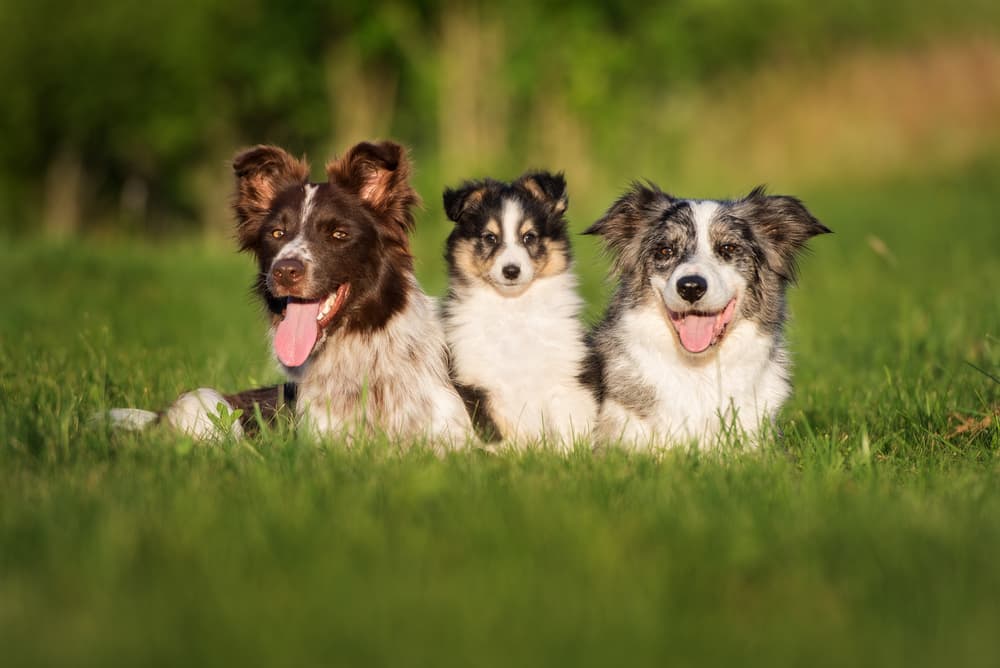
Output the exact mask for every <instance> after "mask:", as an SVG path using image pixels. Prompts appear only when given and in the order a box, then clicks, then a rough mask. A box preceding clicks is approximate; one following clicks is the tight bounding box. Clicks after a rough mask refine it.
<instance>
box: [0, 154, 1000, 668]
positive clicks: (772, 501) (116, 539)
mask: <svg viewBox="0 0 1000 668" xmlns="http://www.w3.org/2000/svg"><path fill="white" fill-rule="evenodd" d="M998 183H1000V158H998V159H991V160H984V161H982V162H980V163H978V164H976V165H973V166H971V167H969V168H967V169H964V170H962V171H960V172H956V173H949V174H927V175H924V176H910V177H907V178H901V179H898V180H896V181H893V182H888V183H881V184H876V185H870V186H861V187H858V186H855V187H850V188H848V187H843V188H839V189H838V188H829V189H822V190H821V189H817V190H816V191H815V192H807V193H802V195H804V196H805V197H806V199H807V202H808V203H809V205H810V206H811V207H812V209H813V210H814V212H815V213H816V214H817V215H818V216H819V217H820V218H821V219H822V220H823V221H824V222H826V223H827V224H828V225H829V226H830V227H831V228H833V229H834V230H835V231H836V234H835V235H833V236H827V237H822V238H818V239H816V240H815V243H814V244H813V246H814V253H813V254H812V255H811V256H810V257H808V258H806V259H805V261H804V263H803V272H802V274H803V277H802V281H801V284H800V286H799V287H798V288H797V289H796V291H795V293H794V295H793V297H792V311H793V313H794V320H793V323H792V326H791V329H790V338H791V344H792V348H793V350H794V351H795V354H796V369H797V371H796V393H795V396H794V398H793V400H792V401H791V402H790V404H789V405H788V407H787V408H786V410H785V411H784V413H783V418H782V427H783V429H784V431H785V435H786V437H785V440H784V442H783V443H782V444H781V445H780V446H777V447H772V448H768V449H767V450H765V451H764V452H760V453H753V454H747V453H742V454H741V453H738V452H725V453H717V454H712V455H699V454H697V453H692V452H674V453H670V454H669V455H667V456H664V457H662V458H660V459H653V458H650V457H647V456H638V455H631V454H627V453H623V452H618V451H614V450H612V451H610V452H606V453H603V454H600V455H594V454H591V453H590V452H589V451H585V450H579V451H577V452H575V453H574V454H573V455H572V456H570V457H566V458H563V457H559V456H555V455H551V454H548V453H537V452H534V453H526V454H522V455H506V456H501V457H495V456H488V455H485V454H482V453H463V454H456V455H452V456H448V457H446V458H444V459H443V460H442V459H438V458H436V457H434V456H433V455H430V454H428V453H427V452H424V451H420V450H415V451H409V452H405V453H401V452H400V451H399V450H398V449H397V448H396V447H395V445H394V444H385V443H373V444H371V445H369V446H367V447H362V448H359V449H356V450H352V451H346V450H344V449H342V448H340V447H337V445H336V444H325V445H323V446H317V445H315V444H313V443H309V442H305V441H302V440H300V439H297V438H296V437H295V436H294V434H291V433H288V432H287V430H279V431H278V432H276V433H274V434H270V435H268V436H265V437H264V438H262V439H260V440H257V441H253V442H250V443H242V444H241V443H229V444H224V445H218V446H213V447H202V446H194V445H192V444H191V443H190V442H189V441H187V440H185V439H184V438H182V437H179V436H177V435H174V434H170V433H166V432H164V431H152V432H150V433H147V434H143V435H140V436H133V435H126V434H109V433H107V432H106V431H105V430H104V429H102V428H100V427H97V426H93V425H89V424H88V423H87V417H88V416H89V415H91V414H92V413H93V412H94V411H95V410H100V409H102V408H105V407H108V406H116V405H139V406H147V407H156V406H162V405H164V404H165V403H166V402H169V401H170V400H171V399H172V398H173V397H175V396H176V395H177V394H178V392H180V391H181V390H183V389H187V388H190V387H193V386H197V385H213V386H216V387H219V388H222V389H224V390H233V389H239V388H242V387H246V386H249V385H252V384H257V383H263V382H268V381H271V380H275V379H276V375H275V373H274V371H273V369H272V367H271V365H270V362H269V361H268V353H267V350H266V346H265V343H264V341H263V331H264V328H263V324H262V319H261V318H260V316H259V313H257V311H256V306H255V305H254V303H253V301H252V300H251V299H250V298H249V296H247V295H248V291H247V289H246V286H247V285H248V283H249V278H250V275H251V273H252V271H253V269H252V263H251V262H250V260H249V259H248V258H246V257H240V256H237V255H235V254H233V253H231V252H229V251H228V250H227V249H220V248H216V247H205V246H200V245H193V244H179V243H170V244H167V245H157V246H152V245H142V244H125V243H117V244H111V245H110V246H109V245H105V244H98V243H95V242H88V243H80V244H74V245H72V246H69V245H67V246H53V245H51V244H45V243H41V242H19V243H18V244H17V245H14V244H13V243H8V244H5V245H3V247H2V249H0V266H3V267H4V269H5V271H4V276H5V277H6V280H7V283H6V286H5V289H4V295H5V297H4V302H3V304H2V311H3V314H4V315H3V318H2V320H0V438H2V442H0V648H3V650H2V651H3V656H4V659H3V661H4V664H5V665H11V666H14V665H42V664H45V665H51V664H68V665H100V666H105V665H168V666H176V665H186V664H189V663H218V664H221V663H230V664H234V665H236V664H259V663H271V664H282V665H315V664H336V663H341V664H348V665H372V664H377V665H413V664H423V665H435V666H438V665H498V666H499V665H505V666H506V665H524V664H533V665H552V664H562V663H565V664H571V663H572V664H589V665H630V664H637V663H648V664H657V665H704V664H722V663H726V664H730V665H744V664H749V663H761V664H764V663H770V664H774V663H781V664H792V665H831V666H844V665H880V666H881V665H908V666H919V665H927V666H939V665H946V664H947V665H983V666H993V665H997V663H998V662H1000V636H998V635H997V633H996V630H997V629H998V628H1000V561H998V559H1000V455H998V453H1000V424H998V422H1000V419H998V418H997V417H995V415H996V413H995V411H996V407H997V406H998V405H1000V382H998V380H997V379H996V376H1000V253H998V248H1000V225H998V224H997V220H996V195H997V184H998ZM699 194H708V193H699ZM611 196H612V193H608V198H609V201H610V197H611ZM597 214H598V212H597V211H593V212H580V213H577V214H575V217H574V227H575V228H577V229H579V228H581V227H582V226H583V225H584V224H586V222H588V218H592V217H593V216H596V215H597ZM441 233H442V230H441V229H440V228H436V229H428V230H427V231H426V232H425V233H422V234H426V238H429V237H430V236H434V235H437V236H440V235H441ZM426 238H425V239H424V240H423V241H422V242H421V245H420V246H419V248H420V252H421V264H420V266H421V272H422V278H424V280H425V283H427V284H429V285H433V286H435V289H439V287H440V285H441V278H440V276H441V275H440V267H439V266H438V263H437V261H436V260H437V257H439V255H438V252H439V251H437V249H434V248H430V250H426V248H425V247H429V246H430V244H429V243H427V242H426ZM593 244H594V242H593V240H591V239H584V238H581V239H580V240H579V241H578V242H577V246H578V249H579V256H580V258H581V262H580V265H581V267H583V268H584V270H585V276H584V281H583V283H584V285H585V287H586V290H587V292H588V297H589V298H590V300H591V303H592V305H593V306H592V311H593V312H597V311H598V310H599V303H600V301H601V299H602V296H603V295H604V294H606V286H604V285H603V284H604V281H603V278H602V277H603V272H604V265H602V264H599V263H595V262H594V261H593V258H594V257H596V249H595V247H594V245H593ZM976 367H978V369H980V370H977V368H976ZM990 374H992V376H994V377H993V378H991V377H990ZM954 414H960V415H961V416H973V417H977V418H981V417H984V416H988V415H994V417H993V419H992V422H989V423H988V424H987V426H986V428H985V429H983V430H981V431H970V432H966V433H962V434H957V435H954V434H953V433H952V432H953V431H954V429H955V427H956V426H957V424H958V422H957V419H956V418H954V417H953V415H954Z"/></svg>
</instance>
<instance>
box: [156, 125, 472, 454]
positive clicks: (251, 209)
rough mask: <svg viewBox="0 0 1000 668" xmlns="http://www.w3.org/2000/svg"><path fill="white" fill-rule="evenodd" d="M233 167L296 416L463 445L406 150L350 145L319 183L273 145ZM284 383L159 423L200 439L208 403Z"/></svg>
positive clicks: (190, 403) (185, 407)
mask: <svg viewBox="0 0 1000 668" xmlns="http://www.w3.org/2000/svg"><path fill="white" fill-rule="evenodd" d="M233 170H234V172H235V175H236V196H235V199H234V201H233V209H234V211H235V214H236V224H237V237H238V239H239V243H240V247H241V249H242V250H244V251H249V252H251V253H252V254H253V255H254V256H255V257H256V258H257V261H258V263H259V267H260V273H259V274H258V277H257V282H256V291H257V293H258V294H259V296H260V298H261V300H262V301H263V303H264V305H265V306H266V308H267V311H268V313H269V315H270V318H271V330H270V331H271V338H272V342H273V346H274V352H275V356H276V357H277V360H278V362H279V363H280V365H281V367H282V369H283V370H284V371H285V373H286V374H287V376H288V378H289V379H290V380H291V381H293V382H294V383H295V386H296V394H297V396H296V397H295V402H294V408H295V413H296V415H297V417H298V420H299V422H300V423H301V424H302V425H304V426H305V427H306V428H307V429H308V430H309V431H311V432H312V433H314V434H316V435H320V436H334V437H347V438H350V437H354V436H358V435H362V434H374V433H383V434H387V435H389V436H391V437H394V438H399V439H410V440H412V439H428V440H430V441H432V442H433V443H434V444H436V445H444V446H446V447H461V446H464V445H466V443H467V439H469V438H470V434H471V431H472V429H471V423H470V420H469V417H468V414H467V412H466V410H465V406H464V404H463V402H462V400H461V399H460V397H459V395H458V393H457V392H456V390H455V388H454V387H453V385H452V383H451V381H450V379H449V371H448V361H447V348H446V345H445V340H444V334H443V331H442V328H441V325H440V322H439V320H438V317H437V307H436V304H435V303H434V301H433V300H432V299H431V298H430V297H428V296H427V295H426V294H425V293H424V292H423V291H422V290H421V289H420V286H419V285H418V284H417V281H416V278H415V276H414V273H413V258H412V256H411V254H410V244H409V233H410V232H411V231H412V229H413V226H414V221H413V214H412V209H413V207H414V206H416V205H417V204H418V203H419V198H418V196H417V194H416V192H414V190H413V188H412V187H411V186H410V183H409V172H410V164H409V161H408V158H407V155H406V151H405V149H404V148H403V147H402V146H400V145H399V144H396V143H393V142H388V141H386V142H380V143H361V144H357V145H356V146H354V147H352V148H351V149H350V150H348V151H347V153H346V154H344V155H343V156H341V157H340V158H339V159H336V160H334V161H332V162H331V163H329V164H328V165H327V169H326V172H327V176H328V179H327V181H325V182H322V183H311V182H310V181H309V166H308V165H307V164H306V163H305V162H304V161H302V160H298V159H296V158H294V157H292V156H291V155H289V154H288V153H287V152H286V151H284V150H283V149H281V148H278V147H275V146H256V147H254V148H250V149H248V150H245V151H243V152H241V153H239V154H238V155H237V156H236V158H235V160H234V161H233ZM279 389H280V388H266V389H264V390H257V391H251V392H245V393H240V394H237V395H229V396H222V395H220V394H219V393H217V392H215V391H213V390H208V389H201V390H197V391H196V392H193V393H189V394H187V395H184V396H183V397H181V398H180V399H179V400H178V402H177V403H175V405H174V406H172V407H171V408H170V409H168V411H166V413H165V414H164V418H165V419H166V421H167V422H169V423H171V424H174V425H175V426H177V427H179V428H181V429H183V430H185V431H188V432H191V433H194V434H196V435H205V433H206V431H208V432H210V429H207V427H208V425H211V424H212V423H213V419H212V417H211V416H212V415H213V414H214V413H215V412H216V407H217V405H219V404H222V405H223V406H228V407H229V409H232V408H236V407H241V408H245V407H249V405H250V404H252V403H258V404H264V405H265V407H266V406H273V405H277V404H278V402H277V401H276V398H277V395H278V394H279ZM272 395H273V396H272Z"/></svg>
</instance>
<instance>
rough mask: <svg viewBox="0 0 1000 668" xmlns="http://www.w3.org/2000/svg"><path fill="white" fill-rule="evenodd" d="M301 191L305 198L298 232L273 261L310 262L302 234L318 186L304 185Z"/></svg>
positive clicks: (311, 209) (307, 245) (310, 255)
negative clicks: (292, 259)
mask: <svg viewBox="0 0 1000 668" xmlns="http://www.w3.org/2000/svg"><path fill="white" fill-rule="evenodd" d="M302 188H303V191H304V192H305V197H304V198H303V200H302V213H301V214H300V215H299V230H298V232H297V233H296V235H295V238H294V239H292V240H291V241H290V242H289V243H287V244H285V246H284V248H282V249H281V250H280V251H279V252H278V254H277V255H275V256H274V261H275V262H277V261H278V260H284V259H285V258H295V259H296V260H301V261H302V262H305V263H306V264H308V263H310V262H312V259H313V258H312V253H310V252H309V244H308V242H307V241H306V237H305V234H303V232H304V230H305V226H306V219H308V218H309V216H310V215H311V214H312V211H313V205H314V203H315V199H316V191H317V190H319V186H317V185H313V184H311V183H308V184H306V185H304V186H303V187H302Z"/></svg>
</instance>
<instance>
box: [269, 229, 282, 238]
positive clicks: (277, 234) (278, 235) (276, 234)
mask: <svg viewBox="0 0 1000 668" xmlns="http://www.w3.org/2000/svg"><path fill="white" fill-rule="evenodd" d="M271 236H272V237H274V238H275V239H280V238H281V237H283V236H285V231H284V230H271Z"/></svg>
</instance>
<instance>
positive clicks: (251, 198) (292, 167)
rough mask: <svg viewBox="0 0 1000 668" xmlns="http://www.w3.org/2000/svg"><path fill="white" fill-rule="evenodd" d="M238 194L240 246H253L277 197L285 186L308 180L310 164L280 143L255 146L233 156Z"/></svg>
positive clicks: (236, 206) (235, 198)
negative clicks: (279, 144)
mask: <svg viewBox="0 0 1000 668" xmlns="http://www.w3.org/2000/svg"><path fill="white" fill-rule="evenodd" d="M233 172H234V173H235V175H236V194H235V197H234V198H233V211H234V212H235V213H236V233H237V237H238V239H239V242H240V248H241V249H242V250H247V249H248V248H250V246H251V244H252V243H253V241H254V239H256V237H257V233H258V231H259V230H260V226H261V224H262V223H263V222H264V219H265V218H266V217H267V215H268V213H269V212H270V210H271V205H272V204H273V203H274V198H275V197H277V196H278V194H279V193H281V192H282V191H283V190H286V189H288V188H291V187H294V186H299V185H304V184H305V183H307V182H308V181H309V164H308V163H307V162H306V161H305V158H303V159H301V160H296V159H295V158H293V157H292V156H291V155H290V154H289V153H288V152H287V151H285V150H284V149H282V148H279V147H277V146H264V145H259V146H254V147H253V148H249V149H245V150H243V151H241V152H240V153H238V154H237V155H236V157H235V158H234V159H233Z"/></svg>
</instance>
